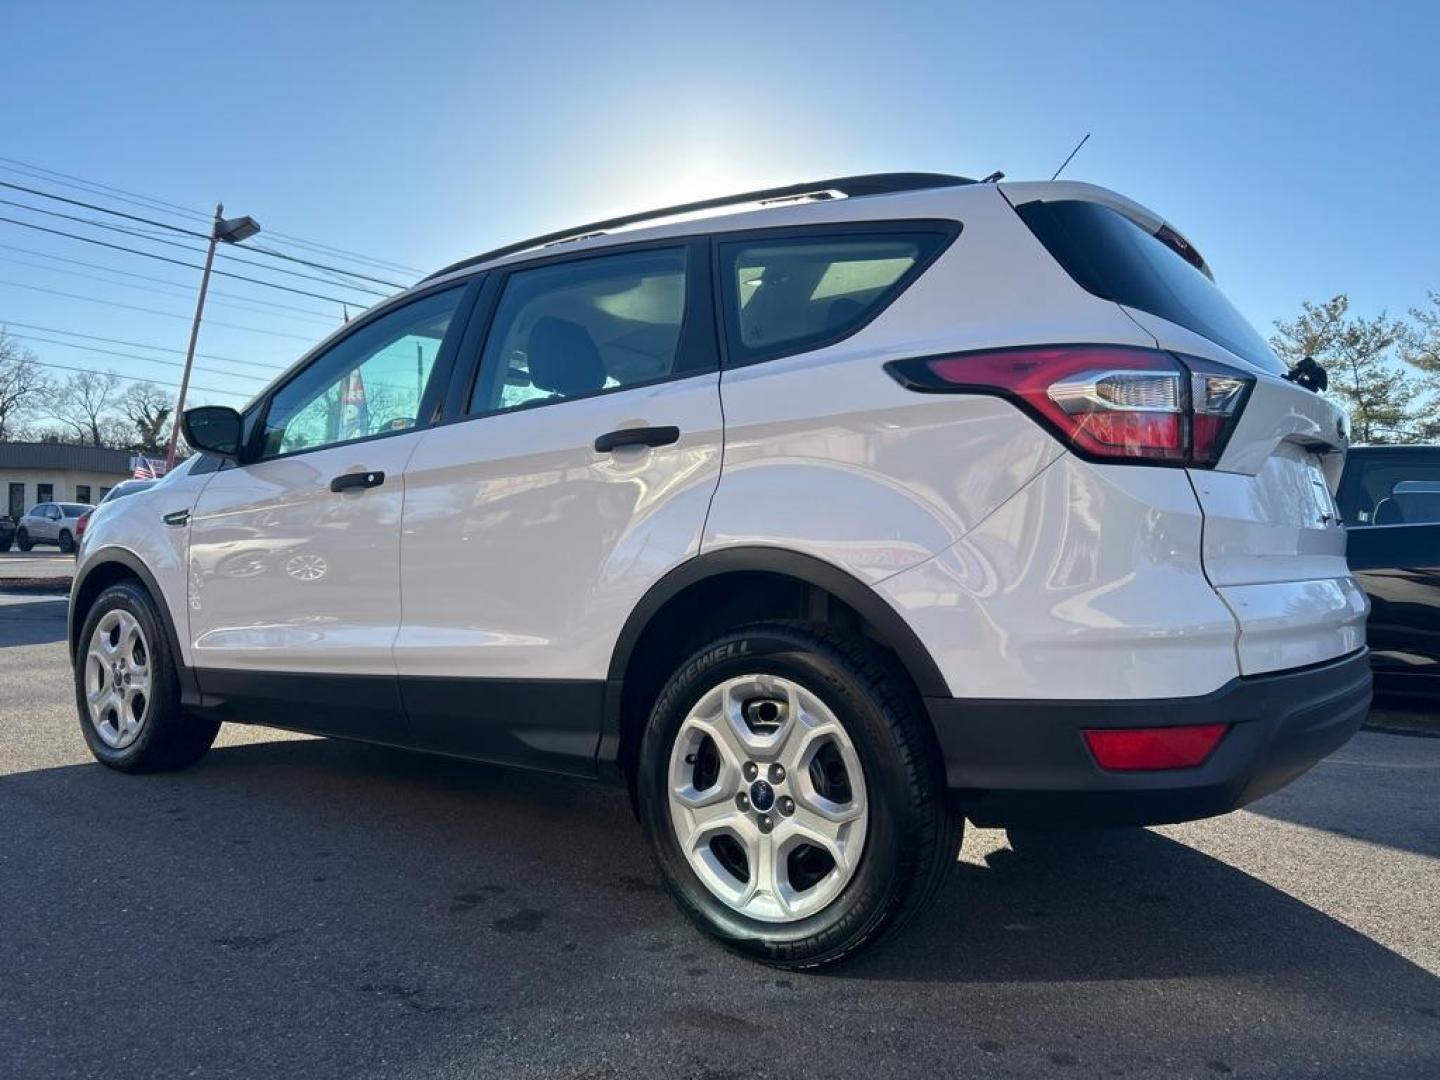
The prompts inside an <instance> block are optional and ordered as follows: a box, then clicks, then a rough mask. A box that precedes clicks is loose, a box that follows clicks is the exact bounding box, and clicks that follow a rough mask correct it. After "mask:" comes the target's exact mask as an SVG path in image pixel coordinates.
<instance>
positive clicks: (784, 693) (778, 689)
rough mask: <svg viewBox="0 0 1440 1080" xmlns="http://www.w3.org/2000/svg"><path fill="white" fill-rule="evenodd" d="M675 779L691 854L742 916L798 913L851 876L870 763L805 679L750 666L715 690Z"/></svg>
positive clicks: (675, 800) (690, 731)
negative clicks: (761, 671) (760, 671)
mask: <svg viewBox="0 0 1440 1080" xmlns="http://www.w3.org/2000/svg"><path fill="white" fill-rule="evenodd" d="M667 779H668V791H669V808H670V819H671V825H672V828H673V829H674V833H675V838H676V840H677V841H678V842H679V845H680V849H681V851H682V852H683V854H684V856H685V859H686V861H687V862H688V863H689V865H690V868H691V869H692V870H693V871H694V872H695V874H696V876H697V877H699V879H700V880H701V882H703V883H704V885H705V887H706V888H707V889H708V890H709V891H710V892H711V893H712V894H713V895H714V896H715V897H717V898H718V899H719V900H720V901H722V902H723V903H724V904H726V905H727V906H729V907H730V908H732V909H733V910H735V911H737V912H739V913H740V914H742V915H745V916H748V917H750V918H753V919H758V920H761V921H764V922H791V921H794V920H796V919H801V918H804V917H806V916H809V915H813V914H815V913H816V912H818V911H820V910H821V909H823V908H824V907H825V906H826V905H827V904H829V903H830V902H831V901H833V900H834V899H835V898H836V897H837V896H839V895H840V893H841V891H842V890H843V889H844V888H845V886H846V885H847V884H848V883H849V882H850V880H851V878H853V877H854V875H855V871H856V868H857V867H858V866H859V863H860V857H861V854H862V853H863V851H864V846H865V832H866V826H867V822H868V817H869V808H868V804H867V801H866V789H865V776H864V772H863V770H862V769H861V767H860V759H859V756H858V755H857V753H856V751H855V746H854V744H853V743H852V742H851V740H850V736H849V735H848V734H847V732H846V731H845V727H844V725H843V724H842V723H841V722H840V720H839V719H838V718H837V717H836V716H835V714H834V712H832V711H831V710H830V708H829V707H828V706H827V705H826V704H825V703H824V702H823V701H821V700H820V698H819V697H818V696H817V695H815V694H814V693H812V692H811V691H809V690H807V689H806V688H805V687H803V686H801V685H800V684H799V683H797V682H794V681H792V680H790V679H786V678H783V677H781V676H777V675H760V674H756V675H743V676H740V677H738V678H732V679H727V680H726V681H724V682H723V683H721V684H719V685H718V686H716V687H714V688H712V689H711V690H709V691H707V692H706V693H705V694H704V695H702V696H701V698H700V700H699V701H697V702H696V703H695V706H694V708H692V709H691V710H690V712H689V714H688V715H687V716H686V717H685V719H684V721H683V722H682V723H681V725H680V729H679V731H678V732H677V733H676V737H675V743H674V745H673V747H672V749H671V753H670V768H669V774H668V778H667Z"/></svg>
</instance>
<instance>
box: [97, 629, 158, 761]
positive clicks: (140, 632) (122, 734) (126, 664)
mask: <svg viewBox="0 0 1440 1080" xmlns="http://www.w3.org/2000/svg"><path fill="white" fill-rule="evenodd" d="M150 670H151V668H150V647H149V643H148V642H147V641H146V640H145V631H144V629H143V628H142V627H141V626H140V621H139V620H138V619H136V618H135V616H134V615H132V614H131V613H130V612H128V611H126V610H125V609H124V608H112V609H111V610H109V611H107V612H106V613H105V614H104V615H102V616H101V617H100V621H99V622H98V623H96V624H95V630H94V632H93V633H92V634H91V635H90V644H89V646H88V647H87V649H86V652H85V702H86V705H87V707H88V709H89V714H90V723H91V725H92V726H93V727H94V728H95V732H96V734H97V735H99V736H100V739H101V741H102V742H104V744H105V745H106V746H108V747H110V748H111V749H112V750H124V749H125V748H126V747H128V746H129V745H130V744H131V743H133V742H134V741H135V740H136V739H137V738H139V736H140V732H141V730H142V729H143V728H144V725H145V719H146V716H147V715H148V714H149V712H150Z"/></svg>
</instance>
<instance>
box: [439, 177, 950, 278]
mask: <svg viewBox="0 0 1440 1080" xmlns="http://www.w3.org/2000/svg"><path fill="white" fill-rule="evenodd" d="M976 183H978V181H976V180H972V179H970V178H969V177H964V176H951V175H949V174H947V173H915V172H908V173H866V174H864V175H860V176H837V177H833V178H831V179H829V180H811V181H808V182H806V183H801V184H787V185H785V186H783V187H773V188H762V189H760V190H758V191H745V192H740V193H738V194H735V195H722V196H719V197H718V198H712V199H699V200H697V201H695V202H688V203H681V204H679V205H677V206H665V207H660V208H657V209H654V210H642V211H639V212H636V213H631V214H622V215H620V216H619V217H612V218H606V219H604V220H602V221H592V222H590V223H589V224H588V225H575V226H572V227H570V228H566V229H557V230H556V231H554V232H549V233H545V234H543V235H541V236H533V237H531V238H529V239H528V240H517V241H515V242H514V243H511V244H506V245H505V246H503V247H498V248H494V249H492V250H490V251H486V252H483V253H482V254H480V255H474V256H471V257H470V258H468V259H462V260H460V261H459V262H456V263H451V264H450V265H449V266H447V267H445V268H444V269H442V270H437V271H436V272H435V273H433V274H430V275H429V276H428V277H426V278H424V279H423V280H425V281H433V280H435V279H437V278H442V277H445V276H447V275H449V274H453V273H455V272H456V271H459V270H465V269H468V268H470V267H474V266H480V265H482V264H484V263H488V262H494V261H495V260H497V259H503V258H505V257H506V256H507V255H515V254H518V253H520V252H522V251H532V250H534V249H536V248H542V247H548V246H549V245H551V244H559V243H564V242H566V241H574V240H588V239H591V238H593V237H596V236H600V235H604V234H608V233H611V232H613V231H614V230H616V229H622V228H625V227H626V226H630V225H636V224H639V223H641V222H645V221H660V220H662V219H665V218H678V217H684V216H688V215H692V214H700V213H704V212H706V211H711V210H722V209H728V208H734V209H740V208H744V207H747V206H752V205H753V209H757V210H759V209H765V208H767V207H773V206H776V205H778V204H784V203H796V202H805V201H813V202H828V201H830V200H832V199H835V198H837V197H843V198H846V199H855V198H863V197H865V196H868V195H894V194H897V193H900V192H906V191H925V190H929V189H932V188H946V187H961V186H965V185H970V184H976Z"/></svg>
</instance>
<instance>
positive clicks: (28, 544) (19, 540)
mask: <svg viewBox="0 0 1440 1080" xmlns="http://www.w3.org/2000/svg"><path fill="white" fill-rule="evenodd" d="M15 546H16V547H18V548H19V549H20V550H21V551H29V550H30V549H31V548H33V547H34V546H35V541H34V540H31V539H30V534H29V533H28V532H26V531H25V530H24V529H21V530H20V531H19V532H18V533H16V534H15Z"/></svg>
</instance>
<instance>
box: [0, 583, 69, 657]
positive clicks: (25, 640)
mask: <svg viewBox="0 0 1440 1080" xmlns="http://www.w3.org/2000/svg"><path fill="white" fill-rule="evenodd" d="M3 586H4V582H0V590H3ZM69 602H70V601H69V600H68V599H66V598H61V599H57V600H33V601H26V602H24V603H18V604H6V605H4V606H0V649H6V648H12V647H14V646H16V645H50V644H53V643H54V642H57V641H64V640H65V609H66V605H67V604H69Z"/></svg>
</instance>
